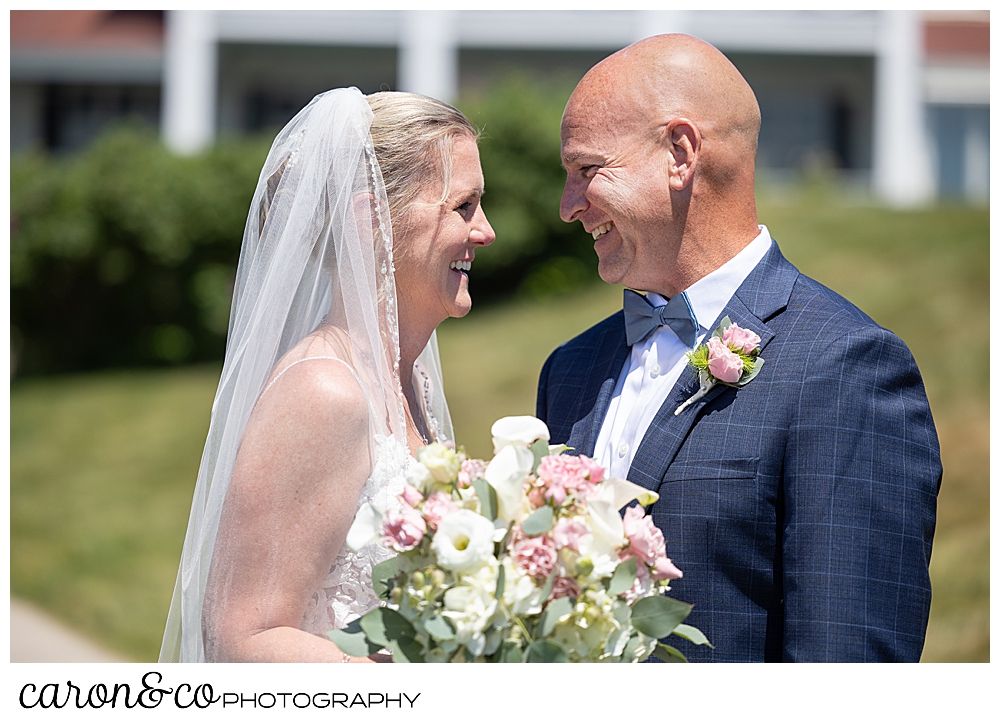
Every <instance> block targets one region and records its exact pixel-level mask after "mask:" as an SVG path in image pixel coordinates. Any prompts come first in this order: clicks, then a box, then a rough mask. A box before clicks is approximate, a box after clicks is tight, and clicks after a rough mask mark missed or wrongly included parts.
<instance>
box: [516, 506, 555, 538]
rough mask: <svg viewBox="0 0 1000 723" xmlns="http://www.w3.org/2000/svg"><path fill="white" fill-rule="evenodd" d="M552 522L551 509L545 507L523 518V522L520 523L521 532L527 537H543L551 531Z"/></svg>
mask: <svg viewBox="0 0 1000 723" xmlns="http://www.w3.org/2000/svg"><path fill="white" fill-rule="evenodd" d="M553 521H554V519H553V515H552V508H551V507H549V506H548V505H545V506H544V507H539V508H538V509H537V510H535V511H534V512H532V513H531V514H530V515H528V516H527V517H526V518H524V522H522V523H521V530H522V531H523V532H524V534H526V535H528V536H529V537H535V536H537V535H544V534H545V533H546V532H548V531H549V530H551V529H552V524H553Z"/></svg>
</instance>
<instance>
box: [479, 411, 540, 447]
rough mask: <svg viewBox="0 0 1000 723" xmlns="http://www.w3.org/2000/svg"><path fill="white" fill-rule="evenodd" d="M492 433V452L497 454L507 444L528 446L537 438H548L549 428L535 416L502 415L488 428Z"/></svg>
mask: <svg viewBox="0 0 1000 723" xmlns="http://www.w3.org/2000/svg"><path fill="white" fill-rule="evenodd" d="M490 434H492V435H493V454H499V453H500V450H501V449H502V448H503V447H506V446H507V445H508V444H517V445H521V446H524V447H529V446H531V444H532V443H533V442H534V441H535V440H538V439H544V440H545V441H548V440H549V428H548V427H547V426H545V422H543V421H542V420H541V419H538V418H536V417H504V418H503V419H498V420H497V421H496V422H494V423H493V426H492V427H491V428H490Z"/></svg>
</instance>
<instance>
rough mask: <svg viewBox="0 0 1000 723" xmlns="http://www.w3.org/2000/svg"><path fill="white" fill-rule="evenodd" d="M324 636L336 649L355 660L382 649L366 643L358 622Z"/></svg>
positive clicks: (366, 640)
mask: <svg viewBox="0 0 1000 723" xmlns="http://www.w3.org/2000/svg"><path fill="white" fill-rule="evenodd" d="M326 635H327V637H328V638H330V640H332V641H333V642H334V643H335V644H336V645H337V647H338V648H340V649H341V650H343V651H344V652H345V653H347V654H348V655H353V656H354V657H356V658H363V657H365V656H366V655H371V654H372V653H377V652H378V651H379V650H381V649H382V646H381V645H375V644H374V643H371V642H369V641H368V639H367V638H366V637H365V633H364V631H363V630H362V629H361V621H360V620H354V621H352V622H350V623H348V624H347V626H345V627H344V628H341V629H340V630H331V631H330V632H328V633H327V634H326Z"/></svg>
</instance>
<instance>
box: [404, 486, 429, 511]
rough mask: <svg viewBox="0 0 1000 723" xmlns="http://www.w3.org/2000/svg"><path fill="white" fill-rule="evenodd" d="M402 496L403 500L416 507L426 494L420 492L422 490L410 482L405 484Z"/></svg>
mask: <svg viewBox="0 0 1000 723" xmlns="http://www.w3.org/2000/svg"><path fill="white" fill-rule="evenodd" d="M400 497H402V498H403V502H405V503H406V504H408V505H409V506H410V507H416V506H417V505H419V504H420V503H421V502H423V501H424V496H423V495H422V494H420V490H418V489H417V488H416V487H414V486H413V485H408V484H404V485H403V494H401V495H400Z"/></svg>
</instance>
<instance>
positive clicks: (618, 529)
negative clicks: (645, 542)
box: [587, 499, 626, 548]
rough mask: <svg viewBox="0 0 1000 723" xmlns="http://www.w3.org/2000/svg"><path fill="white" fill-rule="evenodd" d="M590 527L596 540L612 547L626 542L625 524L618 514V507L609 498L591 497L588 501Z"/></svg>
mask: <svg viewBox="0 0 1000 723" xmlns="http://www.w3.org/2000/svg"><path fill="white" fill-rule="evenodd" d="M587 507H588V508H589V509H588V513H589V514H588V515H587V516H588V517H589V520H588V521H589V522H590V529H591V530H592V531H593V534H594V541H595V542H599V543H600V544H602V545H607V546H610V547H612V548H617V547H621V546H622V545H624V544H625V542H626V540H625V524H624V523H623V522H622V517H621V515H620V514H618V509H617V508H615V507H614V506H612V504H611V503H610V502H608V501H607V500H601V499H596V500H595V499H591V500H588V501H587Z"/></svg>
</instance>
